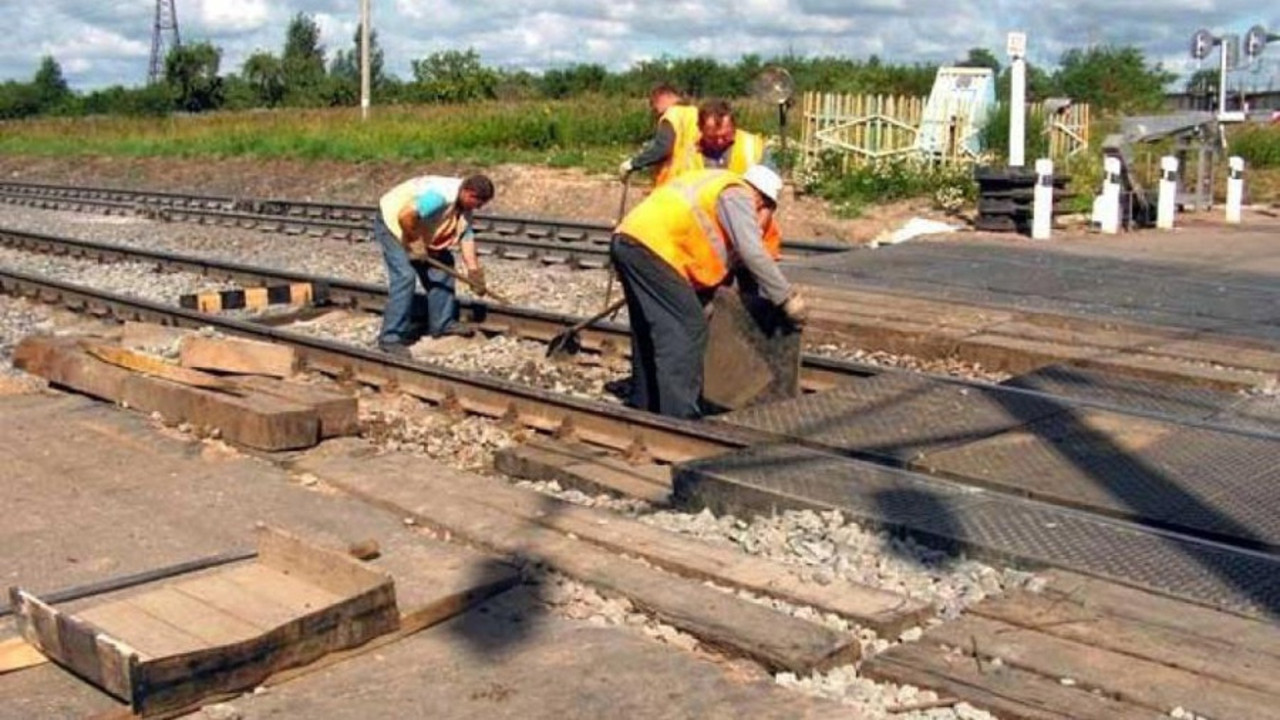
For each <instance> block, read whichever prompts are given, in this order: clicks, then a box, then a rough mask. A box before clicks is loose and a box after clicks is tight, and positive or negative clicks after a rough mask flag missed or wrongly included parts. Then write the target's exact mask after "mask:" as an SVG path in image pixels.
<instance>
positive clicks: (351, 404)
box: [14, 328, 359, 451]
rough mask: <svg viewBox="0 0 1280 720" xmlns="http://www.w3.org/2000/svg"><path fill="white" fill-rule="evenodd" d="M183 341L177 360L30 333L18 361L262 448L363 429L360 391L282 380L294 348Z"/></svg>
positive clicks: (293, 366)
mask: <svg viewBox="0 0 1280 720" xmlns="http://www.w3.org/2000/svg"><path fill="white" fill-rule="evenodd" d="M160 331H167V332H168V333H170V334H172V333H173V332H174V331H173V330H171V329H166V328H160ZM157 333H159V331H157ZM179 342H180V343H181V361H180V363H178V364H173V363H170V362H167V361H165V360H163V359H161V358H158V357H155V356H151V355H148V354H145V353H141V352H137V351H134V350H131V349H129V348H127V347H125V346H124V345H123V344H117V343H112V342H108V341H106V340H103V339H101V338H89V337H79V336H62V337H51V336H32V337H28V338H26V339H24V340H23V341H22V342H21V343H20V344H19V345H18V347H17V349H16V350H15V352H14V365H16V366H17V367H19V368H21V369H23V370H26V371H27V372H29V373H32V374H34V375H39V376H41V377H43V378H45V379H47V380H48V381H49V382H50V383H51V384H53V385H58V386H62V387H66V388H69V389H71V390H75V391H77V392H81V393H84V394H86V395H91V396H93V397H98V398H102V399H104V400H109V401H111V402H115V403H119V404H121V405H124V406H127V407H129V408H132V409H134V410H139V411H142V412H146V413H159V414H160V415H161V416H162V417H163V418H164V420H165V421H166V422H170V423H173V424H180V423H188V424H190V425H192V426H194V427H198V428H205V429H208V430H210V431H212V430H217V432H218V434H219V436H220V437H222V438H223V439H225V440H227V441H229V442H233V443H236V444H239V445H243V446H246V447H249V448H254V449H257V450H266V451H280V450H294V449H300V448H307V447H311V446H312V445H315V444H316V443H318V442H319V441H320V440H322V439H325V438H330V437H337V436H342V435H355V434H357V433H358V432H359V418H358V414H357V405H356V400H355V398H354V397H352V396H350V395H348V394H346V393H342V392H338V391H335V390H331V389H326V388H322V387H319V386H316V385H306V384H301V383H295V382H289V381H288V380H286V379H285V378H288V377H290V376H291V375H293V374H294V373H295V372H296V370H297V369H298V360H297V357H296V355H295V353H294V351H293V349H292V348H289V347H285V346H281V345H273V344H270V343H261V342H255V341H250V340H240V339H231V338H211V337H203V336H199V335H184V336H181V337H180V338H179ZM209 371H213V372H209ZM215 373H216V374H215Z"/></svg>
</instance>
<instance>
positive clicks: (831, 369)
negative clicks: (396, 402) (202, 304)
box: [0, 228, 1275, 445]
mask: <svg viewBox="0 0 1280 720" xmlns="http://www.w3.org/2000/svg"><path fill="white" fill-rule="evenodd" d="M0 247H10V248H15V249H19V250H25V251H31V252H40V253H48V254H54V255H64V256H69V257H75V258H82V259H87V260H94V261H98V262H134V263H144V264H147V263H149V264H154V266H155V267H156V268H157V269H158V270H163V271H170V272H174V271H177V272H188V273H192V274H196V275H201V276H206V277H210V278H216V279H220V280H228V281H233V282H236V283H240V284H243V285H245V286H262V285H276V284H288V283H311V284H313V285H314V286H319V287H323V288H325V295H326V296H327V298H328V303H329V304H330V305H331V306H333V307H337V308H343V309H349V310H355V311H364V312H380V311H381V310H382V308H383V307H384V306H385V303H386V290H385V288H384V287H383V286H381V285H377V284H373V283H366V282H359V281H355V280H350V279H345V278H337V277H324V276H317V275H308V274H305V273H298V272H292V271H288V270H280V269H275V268H270V267H260V266H253V265H245V264H240V263H233V262H228V261H222V260H217V259H212V258H204V257H196V256H190V255H182V254H178V253H168V252H158V251H153V250H145V249H141V248H132V247H128V246H124V245H115V244H107V243H97V242H92V241H88V240H79V239H74V238H65V237H56V236H51V235H43V234H38V233H29V232H24V231H17V230H10V229H4V228H0ZM9 275H12V276H13V278H14V279H13V280H12V284H11V285H10V284H3V283H0V289H3V290H10V289H14V290H17V291H19V292H20V293H25V294H33V292H34V294H36V295H39V296H41V297H45V296H50V295H51V296H52V299H53V300H55V301H56V300H58V298H59V295H58V293H60V292H62V290H63V288H58V287H55V288H53V289H52V290H46V291H44V292H43V293H41V292H40V291H39V287H38V285H39V282H38V280H39V279H38V278H35V277H33V276H29V275H23V274H20V273H9ZM80 290H81V291H83V292H84V293H90V292H92V291H90V290H89V289H88V288H80ZM103 295H104V296H105V295H110V294H109V293H103ZM113 297H115V296H113ZM124 299H125V298H124V296H119V298H117V299H114V300H111V301H110V302H107V301H106V300H103V301H102V304H101V307H103V308H106V309H107V310H108V311H110V312H109V313H108V314H115V312H114V309H117V308H118V309H119V310H120V311H121V313H122V314H120V315H118V316H119V317H122V318H124V319H131V318H132V317H134V316H135V315H136V313H138V312H140V311H139V310H138V309H136V308H134V307H133V306H131V305H129V304H128V303H127V302H124ZM459 304H460V306H461V307H460V310H461V313H462V319H464V320H466V321H467V322H469V323H471V324H473V325H475V326H477V327H478V328H479V329H480V330H481V331H482V332H485V333H487V334H491V335H497V334H501V335H511V336H515V337H519V338H524V339H528V340H533V341H537V342H549V341H550V340H551V338H553V337H554V336H555V335H557V334H558V333H560V332H562V331H563V330H564V329H565V328H566V327H569V326H571V325H573V324H575V323H577V322H578V321H580V320H581V319H582V318H579V317H577V316H575V315H568V314H563V313H554V312H548V311H544V310H538V309H534V308H524V307H516V306H505V305H497V304H491V303H488V302H483V301H476V300H470V299H468V298H465V297H460V298H459ZM162 309H163V310H162ZM168 309H170V307H169V306H165V305H159V304H156V305H155V306H154V307H150V304H149V305H148V309H147V310H146V319H148V320H151V321H154V322H160V323H162V324H178V325H183V326H192V325H194V326H199V325H202V324H204V325H214V326H217V322H215V321H223V320H225V321H227V322H233V323H238V324H239V325H238V326H240V325H243V326H246V327H258V328H261V327H264V326H265V325H268V324H275V323H277V322H278V320H276V319H272V318H267V319H265V320H264V321H262V322H251V321H236V320H231V319H228V318H221V317H219V316H216V315H209V314H204V313H198V312H193V311H185V310H184V311H181V314H176V315H174V316H172V317H166V316H165V315H164V314H163V313H164V311H167V310H168ZM285 320H286V321H287V320H288V318H287V317H286V318H285ZM228 332H235V331H234V330H228ZM279 332H282V333H286V334H287V335H290V336H295V335H296V336H297V337H302V336H301V335H298V334H297V333H289V332H288V331H287V330H284V329H281V330H279ZM580 337H581V339H582V347H583V348H584V349H585V350H587V351H589V352H595V353H627V352H629V351H630V347H629V346H630V335H629V330H628V328H627V326H626V325H624V324H622V323H617V322H607V321H606V322H600V323H596V324H594V325H592V326H590V327H588V328H584V329H583V330H582V331H581V332H580ZM354 349H355V350H358V351H360V352H361V353H365V354H366V355H369V354H371V355H372V356H374V357H382V355H381V354H379V353H370V352H368V351H365V350H364V349H361V348H354ZM886 374H899V375H901V374H907V375H915V376H924V377H929V378H931V379H934V380H938V381H942V382H946V383H951V384H956V385H961V386H965V387H970V388H975V389H981V388H989V387H991V384H990V383H987V382H983V381H978V380H970V379H967V378H962V377H955V376H950V375H942V374H934V373H924V372H920V371H916V370H908V369H904V368H896V367H890V366H884V365H875V364H870V363H860V362H854V361H849V360H841V359H837V358H831V357H826V356H822V355H818V354H814V353H805V354H803V355H802V358H801V388H802V389H803V390H804V391H806V392H818V391H823V390H830V389H832V388H835V387H838V386H840V385H842V384H845V383H848V382H850V381H851V380H855V379H858V378H866V377H872V376H877V375H886ZM1001 388H1002V390H1003V391H1004V392H1010V393H1015V394H1017V395H1021V396H1024V397H1027V398H1032V399H1040V400H1051V401H1053V402H1055V403H1059V404H1062V405H1064V406H1073V407H1083V408H1092V409H1096V410H1105V411H1116V412H1124V413H1127V414H1131V415H1137V416H1141V417H1147V418H1151V419H1154V420H1161V421H1170V422H1177V423H1180V424H1183V425H1189V426H1204V427H1213V425H1212V424H1211V423H1208V422H1200V421H1196V420H1192V419H1188V418H1185V417H1175V416H1172V415H1169V414H1167V413H1164V412H1161V411H1159V410H1153V409H1148V408H1135V407H1129V406H1120V405H1117V404H1114V403H1110V402H1105V401H1100V400H1095V399H1088V398H1066V397H1061V396H1057V395H1053V394H1050V393H1046V392H1041V391H1038V390H1032V389H1028V388H1020V387H1010V386H1001ZM1233 431H1234V432H1236V433H1238V434H1241V435H1246V436H1252V437H1264V438H1274V437H1275V436H1274V435H1271V434H1270V433H1267V432H1264V431H1259V430H1251V429H1245V428H1236V429H1234V430H1233ZM604 444H606V445H608V444H609V443H604Z"/></svg>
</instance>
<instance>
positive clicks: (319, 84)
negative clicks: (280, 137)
mask: <svg viewBox="0 0 1280 720" xmlns="http://www.w3.org/2000/svg"><path fill="white" fill-rule="evenodd" d="M280 66H281V67H280V70H281V74H282V79H283V82H284V90H285V92H284V99H285V102H286V104H289V105H303V106H315V105H320V104H323V103H324V102H325V98H324V97H323V91H324V87H325V78H326V75H325V67H324V47H323V46H321V45H320V26H319V25H318V24H316V21H315V19H313V18H312V17H311V16H310V15H307V14H306V13H301V12H300V13H298V14H297V15H294V16H293V20H291V21H290V22H289V29H288V30H287V31H285V43H284V54H283V55H281V56H280Z"/></svg>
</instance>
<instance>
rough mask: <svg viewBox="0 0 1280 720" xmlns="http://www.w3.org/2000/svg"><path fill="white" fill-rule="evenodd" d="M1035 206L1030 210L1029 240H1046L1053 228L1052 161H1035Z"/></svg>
mask: <svg viewBox="0 0 1280 720" xmlns="http://www.w3.org/2000/svg"><path fill="white" fill-rule="evenodd" d="M1034 202H1035V204H1034V205H1033V206H1032V209H1031V239H1032V240H1048V239H1049V234H1050V232H1051V229H1052V227H1053V161H1052V160H1048V159H1044V158H1042V159H1040V160H1037V161H1036V189H1035V200H1034Z"/></svg>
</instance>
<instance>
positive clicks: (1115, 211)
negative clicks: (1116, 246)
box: [1099, 157, 1120, 235]
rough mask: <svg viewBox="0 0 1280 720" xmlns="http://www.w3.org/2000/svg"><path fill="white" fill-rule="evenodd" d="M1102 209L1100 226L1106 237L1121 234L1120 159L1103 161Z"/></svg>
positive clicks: (1111, 158)
mask: <svg viewBox="0 0 1280 720" xmlns="http://www.w3.org/2000/svg"><path fill="white" fill-rule="evenodd" d="M1102 170H1103V175H1102V208H1101V216H1102V217H1101V218H1100V220H1099V224H1100V225H1101V226H1102V232H1103V233H1104V234H1106V235H1115V234H1116V233H1117V232H1120V158H1118V157H1108V158H1106V159H1104V160H1103V161H1102Z"/></svg>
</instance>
